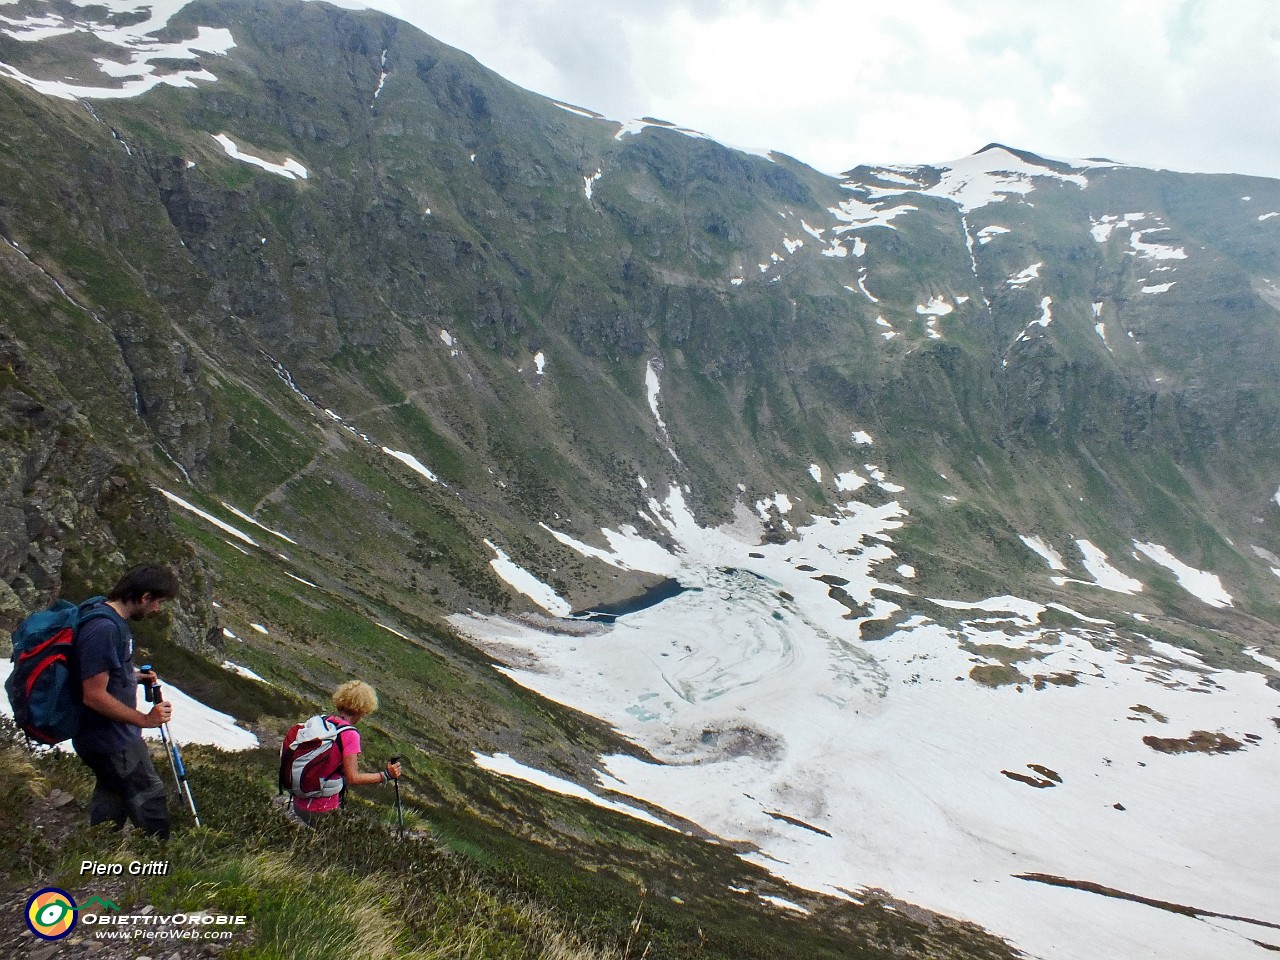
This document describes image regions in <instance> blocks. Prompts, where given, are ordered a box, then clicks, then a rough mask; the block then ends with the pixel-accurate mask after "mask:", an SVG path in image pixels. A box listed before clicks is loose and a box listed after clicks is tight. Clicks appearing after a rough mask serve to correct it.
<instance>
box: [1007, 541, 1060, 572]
mask: <svg viewBox="0 0 1280 960" xmlns="http://www.w3.org/2000/svg"><path fill="white" fill-rule="evenodd" d="M1018 539H1020V540H1021V541H1022V542H1023V543H1025V544H1026V545H1027V547H1028V548H1029V549H1031V550H1032V551H1033V552H1035V553H1037V554H1039V556H1040V557H1041V558H1042V559H1043V560H1044V562H1045V563H1047V564H1048V565H1049V569H1050V570H1065V569H1067V565H1066V564H1065V563H1064V562H1063V561H1062V554H1060V553H1058V551H1057V550H1055V549H1053V547H1051V546H1049V544H1047V543H1045V542H1044V541H1043V540H1041V539H1040V538H1039V537H1021V536H1020V537H1019V538H1018Z"/></svg>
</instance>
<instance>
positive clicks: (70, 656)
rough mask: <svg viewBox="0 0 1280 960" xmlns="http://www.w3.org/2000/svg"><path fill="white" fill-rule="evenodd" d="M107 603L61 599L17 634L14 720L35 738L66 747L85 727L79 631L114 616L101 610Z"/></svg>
mask: <svg viewBox="0 0 1280 960" xmlns="http://www.w3.org/2000/svg"><path fill="white" fill-rule="evenodd" d="M105 599H106V598H105V597H91V598H90V599H88V600H86V601H84V603H81V604H79V605H77V604H74V603H70V602H68V601H66V600H59V601H57V602H56V603H55V604H54V605H53V606H51V607H50V608H49V609H48V610H42V611H40V612H39V613H33V614H32V615H31V616H29V617H27V618H26V619H25V620H23V621H22V622H21V623H20V624H18V627H17V629H15V630H14V631H13V655H12V657H10V659H11V660H12V661H13V671H12V672H11V673H10V674H9V679H8V680H6V681H5V684H4V689H5V693H7V694H8V695H9V705H10V706H12V707H13V718H14V720H16V721H17V723H18V726H19V727H21V728H22V730H23V732H24V733H26V735H27V736H28V737H30V738H31V739H33V740H36V741H38V742H40V743H45V744H55V743H61V742H62V741H64V740H70V739H71V738H72V737H73V736H75V734H76V730H77V729H79V727H80V711H81V709H82V706H83V703H82V694H81V689H80V675H79V672H78V670H77V668H76V658H75V638H76V631H77V630H78V629H79V627H80V625H81V624H84V623H88V622H89V621H90V620H94V619H96V618H98V617H106V616H110V614H108V613H107V611H106V610H104V609H102V608H101V607H99V606H98V604H101V603H102V602H103V600H105ZM92 607H97V609H90V608H92Z"/></svg>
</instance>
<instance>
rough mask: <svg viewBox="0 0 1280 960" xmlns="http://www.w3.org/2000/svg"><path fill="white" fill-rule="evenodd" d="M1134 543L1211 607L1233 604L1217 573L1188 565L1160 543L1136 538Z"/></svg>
mask: <svg viewBox="0 0 1280 960" xmlns="http://www.w3.org/2000/svg"><path fill="white" fill-rule="evenodd" d="M1133 545H1134V547H1135V548H1136V549H1137V551H1138V552H1139V553H1141V554H1142V555H1143V556H1145V557H1147V558H1148V559H1150V560H1154V561H1155V562H1156V563H1158V564H1160V566H1162V567H1164V568H1165V569H1167V570H1170V571H1172V573H1173V574H1174V576H1176V577H1177V578H1178V585H1179V586H1180V587H1182V589H1184V590H1186V591H1187V592H1188V593H1190V594H1191V595H1193V596H1196V597H1199V598H1200V599H1201V600H1203V601H1204V602H1205V603H1207V604H1208V605H1209V606H1211V607H1229V606H1231V594H1229V593H1227V591H1226V590H1224V589H1223V587H1222V581H1221V580H1219V579H1218V577H1217V575H1216V574H1212V573H1206V572H1205V571H1204V570H1197V569H1195V567H1189V566H1187V565H1186V564H1185V563H1183V562H1182V561H1181V560H1179V559H1178V558H1177V557H1175V556H1174V555H1173V554H1171V553H1170V552H1169V550H1168V549H1167V548H1166V547H1162V546H1160V544H1158V543H1139V542H1138V541H1137V540H1135V541H1133Z"/></svg>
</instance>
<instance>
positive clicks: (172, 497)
mask: <svg viewBox="0 0 1280 960" xmlns="http://www.w3.org/2000/svg"><path fill="white" fill-rule="evenodd" d="M156 489H160V488H159V487H157V488H156ZM160 492H161V493H162V494H164V495H165V497H166V498H167V499H168V500H169V502H170V503H175V504H177V505H178V506H180V507H181V508H182V509H183V510H186V511H188V512H190V513H194V514H195V515H196V516H197V517H199V518H200V519H201V520H205V521H207V522H209V523H211V524H213V525H214V526H215V527H217V528H218V529H219V530H221V531H222V532H223V533H229V534H231V536H233V537H235V538H236V539H237V540H241V541H243V542H244V543H247V544H249V546H251V547H256V546H257V545H258V542H257V541H256V540H254V539H253V538H252V537H251V536H249V535H248V534H247V533H245V532H244V531H243V530H238V529H236V528H235V527H233V526H232V525H231V524H229V523H226V522H224V521H222V520H219V519H218V518H217V517H215V516H213V514H211V513H206V512H205V511H203V510H201V509H200V508H199V507H197V506H196V505H195V504H192V503H188V502H187V501H186V500H183V499H182V498H181V497H179V496H178V495H177V494H173V493H170V492H169V491H168V490H160Z"/></svg>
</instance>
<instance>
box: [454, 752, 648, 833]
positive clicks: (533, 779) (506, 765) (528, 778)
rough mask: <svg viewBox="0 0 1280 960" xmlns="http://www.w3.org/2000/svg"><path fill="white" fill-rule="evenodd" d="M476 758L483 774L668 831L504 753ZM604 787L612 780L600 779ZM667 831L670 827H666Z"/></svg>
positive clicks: (626, 807)
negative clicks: (548, 792) (564, 797)
mask: <svg viewBox="0 0 1280 960" xmlns="http://www.w3.org/2000/svg"><path fill="white" fill-rule="evenodd" d="M471 755H472V756H473V757H474V758H475V762H476V766H478V767H480V768H481V769H482V770H489V771H492V772H493V773H500V774H502V775H503V776H504V777H512V778H513V779H516V780H523V781H525V782H526V783H532V784H533V785H534V786H537V787H541V788H542V789H543V790H550V791H551V792H552V793H559V794H563V795H564V796H567V797H576V798H577V799H579V800H586V801H587V802H588V803H593V804H595V805H596V806H598V807H604V808H605V809H606V810H613V811H614V812H616V813H621V814H624V815H625V816H628V817H635V818H636V819H637V820H643V821H645V822H646V823H653V824H657V825H658V826H660V827H668V825H667V824H666V823H665V822H663V821H662V820H659V819H658V818H657V817H655V816H654V815H653V814H651V813H648V812H647V811H644V810H641V809H639V808H638V807H633V806H630V805H628V804H625V803H617V802H615V801H613V800H606V799H605V798H604V797H602V796H600V795H599V794H595V793H592V792H591V791H590V790H587V789H586V788H585V787H581V786H579V785H578V784H576V783H574V782H573V781H572V780H564V779H562V778H560V777H555V776H552V775H551V774H549V773H546V772H545V771H542V770H538V769H536V768H535V767H528V766H525V765H524V764H523V763H520V762H519V761H517V760H513V759H512V758H511V757H509V756H508V755H507V754H505V753H495V754H493V755H492V756H486V755H485V754H482V753H476V752H474V751H473V752H472V754H471ZM602 779H603V780H604V781H605V785H606V786H607V785H608V783H609V781H611V780H612V778H611V777H604V778H602ZM668 829H670V827H668Z"/></svg>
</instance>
